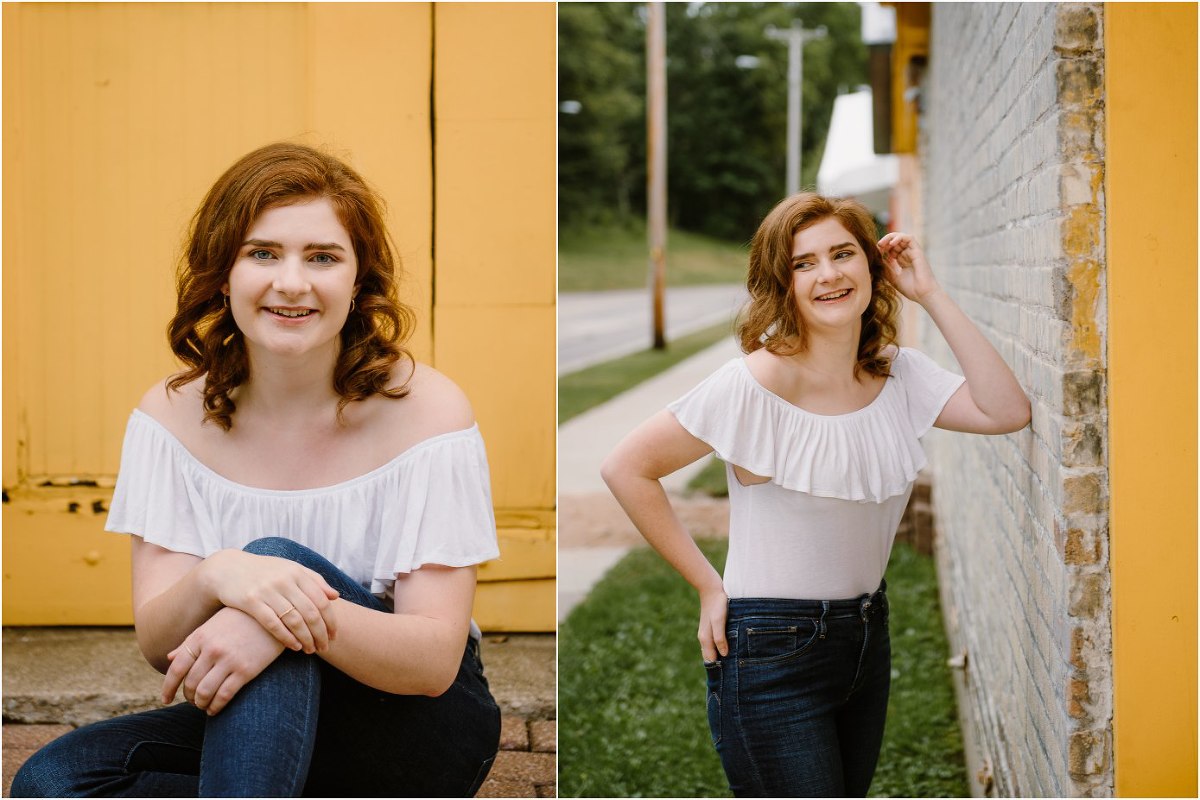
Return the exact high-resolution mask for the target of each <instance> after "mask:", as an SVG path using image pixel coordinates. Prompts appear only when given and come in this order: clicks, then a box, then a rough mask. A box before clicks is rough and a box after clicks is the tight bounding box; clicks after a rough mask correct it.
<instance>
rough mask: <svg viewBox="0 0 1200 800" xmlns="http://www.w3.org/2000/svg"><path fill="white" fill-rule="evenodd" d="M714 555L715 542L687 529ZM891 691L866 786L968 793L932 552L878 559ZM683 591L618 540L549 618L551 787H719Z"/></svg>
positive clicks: (722, 786)
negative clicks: (555, 647) (554, 680)
mask: <svg viewBox="0 0 1200 800" xmlns="http://www.w3.org/2000/svg"><path fill="white" fill-rule="evenodd" d="M700 546H701V549H702V550H703V551H704V553H705V555H706V556H707V557H708V558H709V560H710V561H711V562H712V563H713V564H714V565H715V566H716V567H717V568H718V569H720V568H721V565H722V564H723V563H724V560H725V549H726V542H725V541H724V540H720V541H716V540H714V541H701V542H700ZM888 594H889V597H890V599H891V607H892V617H891V623H890V630H891V634H892V666H893V680H892V694H891V699H890V701H889V703H888V722H887V731H886V733H885V735H884V742H883V751H882V753H881V754H880V760H879V768H878V770H877V771H876V774H875V780H874V783H873V784H872V787H871V795H872V796H873V797H885V796H908V797H961V796H966V795H967V792H968V786H967V777H966V772H965V767H964V764H963V750H962V740H961V737H960V734H959V731H958V725H957V720H956V716H955V709H954V692H953V687H952V684H951V679H950V675H949V672H948V670H947V668H946V666H945V659H946V642H945V636H944V634H943V633H942V626H941V614H940V611H939V608H938V602H937V584H936V576H935V574H934V565H933V561H932V559H930V558H927V557H924V556H920V555H918V554H917V553H916V552H914V551H913V550H912V549H911V548H909V547H907V546H905V545H897V546H896V548H895V549H894V551H893V553H892V561H891V564H890V565H889V567H888ZM697 612H698V607H697V603H696V600H695V596H694V593H693V592H692V590H691V589H690V587H688V585H687V584H686V583H685V582H684V581H683V580H682V579H681V578H680V577H679V576H678V575H677V574H675V572H674V571H673V570H672V569H671V568H670V567H669V566H667V564H666V563H665V562H663V561H662V559H660V558H659V557H658V556H657V555H656V554H655V553H653V552H652V551H650V550H648V549H639V550H635V551H634V552H632V553H630V554H629V555H628V556H627V557H626V558H625V559H623V560H622V561H621V562H620V563H619V564H617V566H616V567H614V568H613V569H612V571H611V572H609V574H608V575H607V576H605V578H604V579H603V580H602V581H601V582H600V583H599V584H598V585H597V586H596V588H595V589H594V590H593V591H592V593H591V594H590V595H589V596H588V599H587V600H585V601H584V602H583V603H582V604H580V605H579V606H578V607H577V608H576V609H575V610H574V611H573V612H572V613H571V615H570V617H568V619H567V620H566V621H565V622H564V623H563V624H562V626H560V629H559V653H558V655H559V673H558V674H559V687H558V697H559V707H558V721H559V724H558V735H559V743H558V768H559V792H560V795H561V796H563V797H589V796H590V797H652V796H653V797H704V796H707V797H727V796H729V790H728V784H727V783H726V781H725V776H724V773H723V772H722V770H721V764H720V761H719V759H718V758H717V755H716V752H715V751H714V750H713V747H712V744H711V742H710V739H709V733H708V724H707V721H706V716H705V706H704V668H703V666H702V665H701V661H700V655H699V646H698V645H697V643H696V638H695V620H696V614H697Z"/></svg>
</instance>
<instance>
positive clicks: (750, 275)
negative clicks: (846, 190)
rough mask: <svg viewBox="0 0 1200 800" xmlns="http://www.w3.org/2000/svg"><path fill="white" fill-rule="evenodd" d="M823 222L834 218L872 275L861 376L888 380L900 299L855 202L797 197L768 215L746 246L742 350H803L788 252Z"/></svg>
mask: <svg viewBox="0 0 1200 800" xmlns="http://www.w3.org/2000/svg"><path fill="white" fill-rule="evenodd" d="M828 217H835V218H836V219H837V220H838V222H840V223H841V224H842V227H844V228H845V229H846V230H847V231H849V232H850V233H851V234H852V235H853V236H854V238H855V239H856V240H857V241H858V244H859V246H860V247H861V248H862V250H863V253H865V254H866V256H867V263H868V265H869V267H870V273H871V302H870V304H869V305H868V306H867V310H866V311H864V312H863V315H862V332H861V334H860V335H859V339H858V360H857V361H856V362H855V364H854V377H855V378H857V377H858V376H859V372H860V371H865V372H867V373H868V374H870V375H877V376H879V377H888V376H889V375H890V372H889V369H890V367H891V359H890V358H889V357H888V356H886V355H885V354H884V352H885V348H886V347H887V346H888V345H889V344H892V343H894V342H895V341H896V318H897V315H898V314H899V312H900V298H899V295H898V293H897V292H896V289H895V288H894V287H893V286H892V284H891V283H889V282H888V280H887V278H885V277H884V264H883V256H882V255H881V254H880V252H879V247H878V245H877V244H876V242H875V220H874V218H873V217H872V216H871V212H869V211H868V210H867V209H866V207H865V206H863V204H862V203H859V202H858V201H857V200H848V199H839V198H834V197H823V196H822V195H819V194H815V193H813V192H800V193H799V194H794V195H792V196H791V197H787V198H785V199H783V200H781V201H780V202H779V203H778V204H777V205H776V206H775V208H773V209H771V213H769V214H767V216H766V218H765V219H764V220H763V221H762V224H760V225H759V226H758V230H757V231H756V232H755V234H754V239H753V240H752V241H751V243H750V264H749V268H748V269H747V272H746V289H747V290H748V291H749V292H750V302H749V304H748V305H747V307H746V310H745V312H744V313H743V315H742V319H741V320H740V321H739V323H738V337H739V338H740V340H741V345H742V350H743V351H745V352H747V353H751V352H753V351H755V350H757V349H759V348H760V347H765V348H766V349H767V350H768V352H771V353H775V354H776V355H785V356H786V355H795V354H796V353H799V352H802V351H803V350H804V349H805V348H806V347H807V346H808V335H807V331H806V330H805V327H804V322H803V321H802V320H801V318H800V311H799V307H798V306H797V304H796V296H795V293H794V289H793V286H794V284H793V282H792V272H793V267H792V247H793V246H794V242H795V238H796V234H797V233H799V232H800V231H802V230H804V229H805V228H807V227H809V226H810V225H813V224H815V223H817V222H820V221H821V220H823V219H826V218H828Z"/></svg>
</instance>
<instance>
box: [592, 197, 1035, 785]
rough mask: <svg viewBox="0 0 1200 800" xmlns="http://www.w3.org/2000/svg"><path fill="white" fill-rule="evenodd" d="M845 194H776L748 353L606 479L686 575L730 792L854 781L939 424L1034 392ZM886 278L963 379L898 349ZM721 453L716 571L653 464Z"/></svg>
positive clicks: (894, 306) (898, 242)
mask: <svg viewBox="0 0 1200 800" xmlns="http://www.w3.org/2000/svg"><path fill="white" fill-rule="evenodd" d="M874 231H875V225H874V221H873V220H872V218H871V216H870V214H869V213H868V212H867V210H866V209H865V208H863V207H862V206H861V205H860V204H858V203H857V202H854V201H849V200H836V199H831V198H825V197H821V196H818V195H815V194H809V193H802V194H797V195H794V196H792V197H789V198H787V199H785V200H783V201H782V202H781V203H779V205H777V206H776V207H775V208H774V209H773V210H772V211H771V213H770V214H769V215H768V216H767V218H766V219H765V220H764V221H763V223H762V225H761V226H760V227H759V229H758V232H757V233H756V234H755V236H754V240H753V242H752V245H751V250H750V266H749V273H748V277H747V287H748V289H749V292H750V305H749V308H748V310H747V312H746V314H745V317H744V319H743V321H742V322H741V325H740V328H739V335H740V338H741V344H742V349H743V350H745V351H746V352H747V353H748V355H747V356H745V357H744V358H742V357H739V358H735V359H733V360H731V361H730V362H728V363H727V364H725V365H724V366H723V367H721V368H720V369H718V370H717V371H716V372H715V373H713V374H712V375H711V376H710V377H708V378H707V379H706V380H704V381H703V382H702V383H701V384H700V385H698V386H697V387H695V388H694V389H693V390H692V391H690V392H689V393H688V394H686V395H684V396H683V397H682V398H680V399H679V400H677V401H676V402H674V403H672V404H671V405H669V406H668V407H667V409H666V410H664V411H662V412H660V413H658V414H657V415H655V416H654V417H651V418H650V419H649V420H647V421H646V422H645V423H643V424H642V425H641V426H640V427H638V428H637V429H635V430H634V431H633V432H632V433H630V434H629V435H628V436H627V437H626V438H625V439H624V440H623V441H622V442H621V443H620V444H619V445H618V446H617V447H616V449H615V450H614V451H613V452H612V454H611V455H610V456H609V457H608V458H607V459H606V461H605V463H604V465H603V468H602V472H603V475H604V479H605V481H606V482H607V483H608V486H609V488H610V489H611V490H612V492H613V494H614V495H615V496H616V498H617V500H618V501H619V502H620V503H621V505H622V507H623V508H624V509H625V511H626V513H627V514H629V516H630V518H631V519H632V520H633V522H634V524H635V525H636V526H637V527H638V530H639V531H641V533H642V535H643V536H645V537H646V539H647V541H649V542H650V544H651V545H653V546H654V548H655V549H656V550H657V551H658V552H659V553H660V554H661V555H662V556H663V557H664V558H665V559H666V560H667V561H668V562H670V563H671V565H672V566H674V567H675V568H676V569H677V570H678V571H679V573H680V574H681V575H682V576H683V577H684V578H685V579H686V580H687V581H688V582H689V583H690V584H691V585H692V586H693V587H694V588H695V589H696V592H697V593H698V595H699V600H700V626H699V633H698V638H699V640H700V649H701V652H702V653H703V656H704V661H705V668H706V670H707V673H708V690H709V692H708V719H709V725H710V727H711V731H712V739H713V743H714V745H715V746H716V748H717V752H718V753H719V755H720V757H721V763H722V765H723V766H724V768H725V773H726V775H727V776H728V778H729V784H730V787H731V789H732V790H733V792H734V793H735V794H736V795H737V796H739V797H755V796H826V797H832V796H865V794H866V792H867V789H868V787H869V786H870V783H871V777H872V775H873V774H874V771H875V763H876V760H877V759H878V755H879V747H880V742H881V741H882V737H883V723H884V716H885V713H886V710H887V695H888V687H889V681H890V676H891V668H890V649H889V647H890V646H889V640H888V631H887V614H888V606H887V596H886V594H885V592H884V589H885V583H884V582H883V573H884V569H885V567H886V566H887V562H888V556H889V553H890V551H891V546H892V540H893V538H894V536H895V533H896V528H897V526H898V525H899V522H900V518H901V516H902V515H903V513H904V508H905V505H906V504H907V502H908V496H909V494H910V493H911V491H912V485H913V481H914V479H915V478H916V476H917V472H918V471H919V470H920V469H921V467H922V466H924V464H925V454H924V452H923V450H922V448H921V443H920V437H921V436H923V435H924V434H925V433H926V432H927V431H928V430H929V428H930V427H931V426H933V425H936V426H938V427H940V428H947V429H950V430H956V431H966V432H971V433H992V434H998V433H1009V432H1012V431H1016V430H1019V429H1020V428H1022V427H1024V426H1025V425H1026V424H1027V423H1028V422H1029V401H1028V399H1027V398H1026V397H1025V394H1024V393H1023V391H1022V390H1021V387H1020V386H1019V385H1018V384H1017V381H1016V379H1015V378H1014V377H1013V374H1012V372H1011V371H1010V370H1009V369H1008V367H1007V366H1006V365H1005V363H1004V361H1003V360H1002V359H1001V358H1000V356H999V355H998V354H997V353H996V351H995V350H994V349H993V348H992V346H991V345H990V344H989V343H988V342H987V340H986V339H985V338H984V337H983V336H982V335H981V334H980V333H979V331H978V330H977V329H976V328H975V326H974V325H973V324H972V323H971V321H970V320H969V319H967V317H966V316H965V315H964V314H963V313H962V311H961V310H959V308H958V306H957V305H955V303H954V301H953V300H951V299H950V297H949V296H948V295H947V294H946V292H945V291H944V290H942V288H941V287H940V286H939V285H938V283H937V281H936V279H935V278H934V276H933V273H932V272H931V271H930V268H929V265H928V263H927V262H926V260H925V256H924V255H923V254H922V252H921V249H920V247H919V246H918V244H917V242H916V241H915V240H914V239H913V238H912V237H911V236H909V235H907V234H904V233H889V234H888V235H887V236H884V237H883V239H881V240H879V242H878V243H876V241H875V238H874ZM897 291H898V292H899V293H900V294H902V295H904V297H905V298H907V299H908V300H909V301H911V302H914V303H918V304H919V305H921V306H922V307H923V308H924V309H925V310H926V311H927V312H928V313H929V315H930V316H931V317H932V318H933V321H934V322H935V323H936V324H937V326H938V328H939V330H940V331H941V332H942V335H943V336H944V337H945V338H946V341H947V342H948V343H949V344H950V348H951V350H953V351H954V355H955V358H956V359H957V360H958V363H959V365H960V366H961V367H962V370H963V372H964V373H965V375H966V379H965V381H964V379H963V378H962V377H960V376H958V375H955V374H953V373H950V372H947V371H945V370H943V369H941V368H940V367H938V366H937V365H936V364H935V363H934V362H933V361H932V360H931V359H929V358H928V357H926V356H924V355H922V354H921V353H919V352H917V351H915V350H911V349H908V348H897V347H896V346H895V345H894V344H893V341H894V339H895V337H896V323H895V318H896V313H897V310H898V306H899V300H898V297H897V294H896V293H897ZM713 451H715V452H716V454H717V456H719V457H720V458H721V459H722V460H723V461H725V464H726V475H727V477H728V479H729V501H730V525H729V555H728V560H727V562H726V565H725V574H724V578H723V579H722V576H720V575H718V574H717V573H716V571H715V570H714V569H713V567H712V566H711V565H710V564H709V563H708V561H707V560H706V559H705V558H704V556H703V555H702V554H701V552H700V550H699V549H698V548H697V547H696V545H695V544H694V543H693V542H692V540H691V538H690V537H689V536H688V534H687V532H686V531H685V530H684V529H683V527H682V526H681V525H680V523H679V521H678V519H677V518H676V517H675V515H674V513H673V512H672V510H671V506H670V504H669V503H668V501H667V497H666V494H665V493H664V491H663V489H662V486H661V484H660V483H659V479H660V478H661V477H663V476H664V475H668V474H670V473H671V472H674V471H675V470H677V469H679V468H680V467H682V466H684V465H686V464H689V463H691V462H693V461H695V460H696V459H698V458H700V457H701V456H703V455H705V454H706V453H709V452H713Z"/></svg>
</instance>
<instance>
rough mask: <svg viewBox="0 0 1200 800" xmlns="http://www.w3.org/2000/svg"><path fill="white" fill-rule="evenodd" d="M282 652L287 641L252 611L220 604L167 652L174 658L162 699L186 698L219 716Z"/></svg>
mask: <svg viewBox="0 0 1200 800" xmlns="http://www.w3.org/2000/svg"><path fill="white" fill-rule="evenodd" d="M282 652H283V645H282V644H280V643H279V642H278V641H277V640H276V639H275V638H274V637H272V636H271V635H270V634H269V633H267V632H266V631H265V630H263V627H262V626H261V625H259V624H258V621H257V620H255V619H254V618H253V617H251V616H250V615H248V614H246V613H245V612H243V611H240V610H239V609H236V608H222V609H221V610H220V611H218V612H217V613H216V614H213V615H212V616H211V617H209V618H208V621H207V622H205V623H204V624H203V625H201V626H200V627H199V628H197V629H196V630H194V631H193V632H192V633H191V634H190V635H189V636H188V637H187V638H186V639H184V640H183V642H182V643H181V644H180V645H179V647H176V648H175V649H174V650H172V651H171V652H169V653H167V660H168V661H170V662H171V666H170V668H168V669H167V674H166V677H165V678H163V688H162V701H163V703H164V704H167V703H170V702H172V701H173V700H174V699H175V693H176V692H178V691H179V689H180V688H182V689H183V698H184V699H185V700H187V701H188V702H189V703H191V704H192V705H194V706H196V707H197V708H199V709H201V710H203V711H207V712H208V714H209V716H213V715H216V714H217V713H219V712H220V711H221V709H223V708H224V707H225V705H226V704H227V703H229V701H230V700H232V699H233V697H234V695H236V694H237V693H238V691H239V690H240V689H241V688H242V687H243V686H245V685H246V684H247V683H249V682H250V681H251V680H253V679H254V678H255V677H257V676H258V673H260V672H262V671H263V670H264V669H266V668H267V666H268V665H269V664H270V663H271V662H272V661H274V660H275V659H276V658H278V657H279V654H280V653H282Z"/></svg>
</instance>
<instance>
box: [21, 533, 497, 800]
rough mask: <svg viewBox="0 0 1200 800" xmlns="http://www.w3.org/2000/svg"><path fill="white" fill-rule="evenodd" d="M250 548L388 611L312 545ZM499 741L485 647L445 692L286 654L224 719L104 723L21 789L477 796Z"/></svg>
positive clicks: (40, 762) (276, 543)
mask: <svg viewBox="0 0 1200 800" xmlns="http://www.w3.org/2000/svg"><path fill="white" fill-rule="evenodd" d="M245 549H246V550H247V551H248V552H252V553H256V554H259V555H270V556H278V557H281V558H287V559H290V560H292V561H296V562H299V563H301V564H303V565H304V566H306V567H308V568H310V569H312V570H315V571H316V572H319V573H320V574H321V575H322V576H323V577H324V578H325V580H326V581H327V582H328V583H329V585H330V586H332V587H333V588H334V589H337V591H338V592H339V593H340V594H341V596H342V598H344V599H346V600H348V601H350V602H353V603H356V604H358V605H361V606H366V607H368V608H373V609H376V610H378V611H387V610H388V609H387V608H386V607H385V606H384V605H383V603H382V602H380V601H379V600H378V599H377V598H376V597H375V596H374V595H372V594H371V593H369V592H368V591H367V590H366V589H364V588H363V587H362V586H361V585H359V584H358V583H356V582H355V581H353V580H352V579H350V578H349V577H348V576H347V575H346V574H345V573H343V572H342V571H341V570H339V569H338V568H337V567H335V566H333V565H332V564H331V563H329V562H328V561H326V560H325V559H324V558H323V557H321V556H320V555H318V554H317V553H315V552H313V551H312V550H309V549H308V548H306V547H304V546H303V545H299V544H296V543H294V542H291V541H289V540H287V539H280V538H275V537H271V538H266V539H259V540H256V541H254V542H251V543H250V544H248V545H247V546H246V548H245ZM499 741H500V711H499V709H498V708H497V706H496V703H495V701H494V700H493V699H492V695H491V693H490V692H489V691H488V685H487V680H486V679H485V678H484V676H483V666H482V664H481V663H480V660H479V644H478V642H477V641H475V640H474V639H468V640H467V644H466V648H465V651H464V653H463V658H462V663H461V664H460V666H459V670H458V677H457V678H456V679H455V681H454V685H453V686H451V688H450V689H449V690H448V691H446V692H445V693H444V694H442V695H441V696H439V697H424V696H412V695H398V694H389V693H387V692H383V691H379V690H377V689H372V688H370V687H369V686H366V685H364V684H361V683H359V682H358V681H356V680H354V679H353V678H351V677H349V676H348V675H346V674H345V673H343V672H341V671H339V670H338V669H336V668H334V667H332V666H330V665H329V664H327V663H325V661H323V660H322V659H320V658H319V657H318V656H316V655H305V654H304V653H302V652H300V653H297V652H293V651H291V650H285V651H284V652H283V653H282V654H281V655H280V657H279V658H277V659H276V660H275V661H274V662H272V663H271V665H270V666H268V667H267V668H266V669H265V670H263V671H262V672H261V673H259V675H258V676H257V677H256V678H254V680H252V681H251V682H250V683H248V684H246V685H245V686H244V687H242V689H241V691H239V692H238V693H237V695H236V696H235V697H234V698H233V700H232V701H230V703H229V705H227V706H226V707H225V709H224V710H222V711H221V712H220V713H219V714H217V715H216V716H215V717H211V718H210V717H208V716H207V715H206V714H205V713H204V712H203V711H201V710H200V709H198V708H196V707H194V706H192V705H189V704H187V703H180V704H178V705H174V706H169V707H166V708H159V709H155V710H153V711H147V712H144V713H141V714H132V715H129V716H124V717H117V718H115V719H110V720H105V721H103V722H97V723H94V724H92V725H88V726H86V727H83V728H80V729H78V730H76V731H72V732H71V733H68V734H67V735H65V736H63V737H61V738H59V739H56V740H55V741H53V742H51V743H50V744H48V745H46V746H45V747H44V748H42V749H41V750H39V751H38V752H37V753H35V754H34V755H33V756H32V757H31V758H30V759H29V760H28V761H27V762H26V763H25V765H24V766H22V767H21V769H20V771H18V772H17V774H16V776H15V777H14V779H13V784H12V796H13V797H79V796H101V797H198V796H199V797H295V796H300V795H301V794H303V795H305V796H321V797H353V796H360V797H380V796H391V797H409V796H435V797H470V796H471V795H473V794H474V793H475V791H476V790H477V789H478V788H479V786H480V784H482V783H483V780H484V778H485V777H487V773H488V770H489V769H490V768H491V765H492V761H493V760H494V758H495V756H496V751H497V749H498V747H499Z"/></svg>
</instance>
